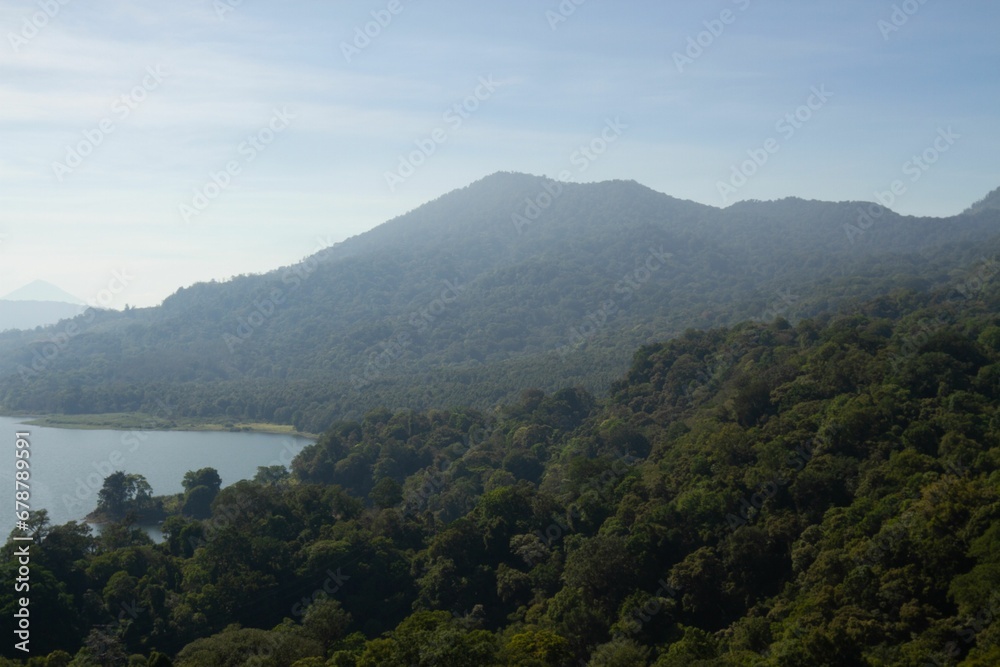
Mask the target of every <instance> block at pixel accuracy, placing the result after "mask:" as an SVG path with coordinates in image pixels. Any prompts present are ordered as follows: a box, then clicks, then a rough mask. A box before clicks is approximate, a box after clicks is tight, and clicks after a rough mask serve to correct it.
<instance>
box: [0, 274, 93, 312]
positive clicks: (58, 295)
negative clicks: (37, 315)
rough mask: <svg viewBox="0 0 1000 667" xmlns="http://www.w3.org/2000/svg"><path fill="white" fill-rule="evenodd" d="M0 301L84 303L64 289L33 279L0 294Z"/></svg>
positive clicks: (79, 304)
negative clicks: (17, 287) (5, 293)
mask: <svg viewBox="0 0 1000 667" xmlns="http://www.w3.org/2000/svg"><path fill="white" fill-rule="evenodd" d="M0 301H50V302H56V303H71V304H73V305H75V306H83V305H86V304H84V302H83V301H82V300H80V299H78V298H77V297H75V296H73V295H72V294H70V293H69V292H67V291H66V290H64V289H62V288H60V287H57V286H55V285H53V284H52V283H49V282H45V281H44V280H35V281H33V282H30V283H28V284H27V285H25V286H24V287H21V288H19V289H16V290H14V291H13V292H11V293H10V294H7V295H5V296H0Z"/></svg>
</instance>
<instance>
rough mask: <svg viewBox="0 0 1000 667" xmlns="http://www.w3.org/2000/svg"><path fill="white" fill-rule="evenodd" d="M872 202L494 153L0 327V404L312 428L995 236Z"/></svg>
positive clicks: (496, 385) (771, 311)
mask: <svg viewBox="0 0 1000 667" xmlns="http://www.w3.org/2000/svg"><path fill="white" fill-rule="evenodd" d="M862 206H863V207H864V208H863V209H862ZM873 206H875V205H873V204H862V205H858V204H853V203H847V204H845V203H832V202H814V201H813V202H810V201H805V200H799V199H794V198H786V199H784V200H779V201H777V202H771V203H766V202H760V203H745V204H740V205H734V207H729V208H726V209H718V208H714V207H711V206H707V205H704V204H699V203H696V202H688V201H685V200H680V199H676V198H673V197H671V196H670V195H666V194H663V193H659V192H657V191H655V190H652V189H651V188H648V187H646V186H644V185H641V184H639V183H636V182H635V181H625V180H619V181H604V182H600V183H559V182H557V181H553V180H552V179H546V178H545V177H540V176H532V175H527V174H518V173H507V172H499V173H497V174H493V175H490V176H488V177H485V178H482V179H479V180H478V181H475V182H474V183H471V184H470V185H468V186H466V187H463V188H460V189H458V190H456V191H454V192H451V193H447V194H445V195H442V196H441V197H438V198H436V199H435V200H433V201H431V202H428V203H427V204H424V205H423V206H420V207H418V208H416V209H414V210H413V211H410V212H409V213H406V214H404V215H401V216H397V217H395V218H393V219H392V220H389V221H387V222H386V223H383V224H382V225H379V226H378V227H376V228H374V229H372V230H369V231H368V232H365V233H363V234H359V235H357V236H355V237H352V238H350V239H347V240H345V241H343V242H341V243H339V244H336V245H335V246H333V247H328V248H325V249H321V250H319V251H318V252H316V253H314V254H312V255H310V256H309V257H306V258H304V259H303V260H302V261H301V262H299V263H297V264H293V265H289V266H286V267H280V268H278V269H275V270H273V271H269V272H266V273H263V274H253V275H248V276H239V277H236V278H234V279H232V280H229V281H226V282H219V283H198V284H195V285H192V286H190V287H187V288H184V289H181V290H178V291H177V292H176V293H174V294H173V295H171V296H170V297H168V298H167V299H165V300H164V302H163V304H162V305H161V306H159V307H156V308H144V309H134V310H131V311H129V312H127V313H117V312H112V313H92V314H91V316H90V318H89V320H90V321H88V322H85V323H81V324H83V325H84V326H81V327H80V334H79V335H75V336H74V337H73V341H72V344H70V345H64V346H62V347H59V348H58V349H59V353H58V354H57V355H55V356H54V357H53V358H52V359H44V355H43V354H42V353H43V352H44V351H45V350H46V349H51V347H49V348H47V347H46V346H52V345H54V344H55V343H53V338H54V337H56V336H58V335H59V334H60V333H61V332H60V330H59V329H50V330H47V331H44V332H41V333H30V334H26V333H21V334H17V333H14V334H6V335H0V378H4V377H6V378H8V380H9V381H8V382H6V383H5V386H4V389H3V390H0V406H3V407H4V408H6V409H9V410H10V409H14V410H25V411H33V412H102V411H141V410H144V409H152V406H154V405H155V398H154V395H155V396H157V397H160V398H163V397H164V396H167V397H170V398H171V400H173V399H174V398H176V399H177V400H176V402H177V403H179V404H180V405H181V407H180V408H179V409H181V410H185V411H191V412H198V413H212V414H214V415H220V416H224V417H231V418H244V417H245V418H248V419H249V418H252V419H256V420H261V421H278V422H281V423H293V422H294V423H296V425H297V426H301V427H302V428H303V430H308V431H310V432H318V431H319V430H321V429H322V428H323V426H324V425H325V424H328V423H329V422H330V421H331V420H333V419H336V418H338V416H344V415H348V414H355V413H356V412H359V411H364V410H366V409H370V408H372V407H374V406H376V405H379V404H389V405H392V406H393V407H399V406H405V407H413V408H427V407H435V406H442V405H443V406H449V405H458V404H465V403H471V404H472V405H473V407H480V408H485V407H490V406H493V405H496V404H497V403H499V402H503V401H505V400H508V399H510V398H511V397H512V396H513V397H516V396H517V395H518V394H519V392H520V391H521V390H522V389H523V388H524V387H525V386H538V387H540V388H542V389H545V390H551V389H557V388H559V387H561V386H565V385H567V384H579V385H580V386H582V387H584V388H586V389H588V390H590V391H595V392H602V391H604V390H606V388H607V386H608V385H609V383H610V382H611V381H612V380H613V379H614V378H615V377H616V376H618V375H620V373H621V372H622V371H623V370H624V367H625V366H626V365H627V364H628V362H629V358H630V355H631V350H632V349H634V348H636V347H638V346H640V345H643V344H647V343H652V342H656V341H659V340H664V339H668V338H671V337H673V336H676V335H678V334H680V333H681V332H683V331H684V330H686V329H689V328H710V327H716V326H727V325H732V324H735V323H737V322H739V321H744V320H748V319H761V318H770V319H773V318H774V317H787V318H789V319H792V320H795V319H799V318H803V317H809V316H811V315H813V314H816V313H819V312H824V311H828V310H829V309H831V308H834V309H835V308H838V307H840V305H843V304H847V303H850V302H851V301H852V300H858V299H864V298H871V297H873V296H877V295H881V294H884V293H886V292H888V291H891V290H893V289H913V290H924V289H927V288H929V287H935V286H941V285H944V284H946V283H947V281H949V280H953V279H954V277H955V275H956V272H960V271H962V270H965V269H966V268H967V267H970V266H973V265H974V264H975V263H976V262H978V261H980V260H981V259H982V258H983V257H984V256H985V255H984V253H989V252H1000V239H998V234H1000V213H991V212H988V211H987V212H984V213H983V214H981V215H978V216H956V217H953V218H943V219H942V218H904V217H902V216H899V215H897V214H895V213H892V212H891V211H888V210H881V209H879V210H880V211H881V215H878V216H877V218H872V219H871V221H870V223H869V222H866V221H865V219H864V218H863V217H861V214H860V213H859V210H860V211H861V213H864V212H865V211H868V212H869V215H871V214H872V212H873V211H874V210H875V209H873V208H872V207H873ZM533 207H534V208H533ZM651 253H657V254H658V256H661V257H668V256H669V261H668V262H666V263H664V262H662V261H658V260H657V261H654V258H655V256H656V255H651ZM40 356H42V357H43V359H44V360H43V362H39V357H40ZM52 386H56V387H62V389H61V390H58V391H52ZM83 387H87V390H88V391H87V392H86V393H83V392H82V391H81V390H82V388H83ZM206 406H209V407H206Z"/></svg>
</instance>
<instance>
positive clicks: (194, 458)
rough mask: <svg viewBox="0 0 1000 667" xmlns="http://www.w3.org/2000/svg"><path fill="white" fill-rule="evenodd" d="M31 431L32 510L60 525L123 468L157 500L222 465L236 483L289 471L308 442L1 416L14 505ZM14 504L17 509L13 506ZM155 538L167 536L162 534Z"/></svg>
mask: <svg viewBox="0 0 1000 667" xmlns="http://www.w3.org/2000/svg"><path fill="white" fill-rule="evenodd" d="M25 431H27V432H28V433H30V434H31V435H30V437H29V440H30V442H31V448H30V449H31V458H30V459H29V460H30V462H31V470H30V472H31V480H30V485H31V490H30V493H31V498H30V505H31V509H32V510H40V509H47V510H48V511H49V520H50V521H51V522H52V524H53V525H60V524H64V523H66V522H67V521H81V520H82V519H83V518H84V517H85V516H86V515H87V514H89V513H90V512H91V511H93V509H94V507H96V505H97V493H98V491H100V489H101V486H102V485H103V483H104V478H105V477H107V476H108V475H109V474H111V473H112V472H115V471H116V470H122V471H124V472H127V473H137V474H140V475H142V476H144V477H145V478H146V481H148V482H149V484H150V486H152V487H153V494H154V495H165V494H171V493H179V492H181V491H183V486H182V485H181V480H182V479H183V478H184V473H186V472H188V471H189V470H198V469H199V468H215V469H216V470H218V471H219V476H220V477H221V478H222V485H223V486H228V485H230V484H232V483H234V482H238V481H240V480H241V479H252V478H253V476H254V475H256V474H257V467H258V466H270V465H284V466H289V465H290V464H291V461H292V459H293V458H294V457H295V455H296V454H298V453H299V452H300V451H302V448H303V447H305V446H306V445H308V444H311V443H312V440H309V439H308V438H303V437H298V436H290V435H272V434H266V433H231V432H225V431H223V432H216V431H89V430H71V429H58V428H47V427H41V426H28V425H26V424H24V420H21V419H17V418H11V417H0V480H2V482H0V484H2V485H3V486H4V487H5V488H4V489H3V491H2V492H0V493H2V494H3V496H4V497H6V498H9V499H10V501H11V502H10V504H11V505H13V504H14V502H13V501H14V472H15V463H14V461H15V456H14V452H15V449H16V447H15V440H16V436H15V434H16V433H18V432H25ZM8 507H9V506H8ZM11 510H13V507H10V509H9V510H6V511H3V512H0V540H4V541H5V540H6V539H7V536H8V535H9V534H10V531H11V530H13V528H14V524H15V521H16V517H15V516H14V512H13V511H11ZM150 534H151V536H152V537H153V538H154V539H159V537H160V535H159V534H158V531H156V530H151V531H150Z"/></svg>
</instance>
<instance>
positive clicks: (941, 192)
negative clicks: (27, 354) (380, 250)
mask: <svg viewBox="0 0 1000 667" xmlns="http://www.w3.org/2000/svg"><path fill="white" fill-rule="evenodd" d="M998 19H1000V4H998V3H996V2H995V0H970V1H968V2H944V0H924V1H923V2H920V0H907V1H906V2H898V3H896V4H895V8H894V3H893V2H891V1H886V2H881V1H878V0H863V1H862V0H841V1H839V2H822V3H818V2H803V1H802V0H794V1H793V0H770V1H764V0H713V1H711V2H677V1H669V0H667V1H665V0H658V1H656V2H652V1H649V2H639V1H636V0H615V1H614V2H612V1H611V0H575V1H574V0H565V1H564V2H563V3H562V4H561V5H560V3H559V2H558V1H556V0H504V1H503V2H490V3H487V2H469V0H464V1H463V2H459V1H458V0H453V1H442V0H391V1H390V0H373V1H364V2H360V1H359V2H334V1H332V0H322V1H319V0H314V1H310V2H307V1H304V0H285V1H283V2H274V1H272V2H265V1H264V0H170V1H169V2H164V1H163V0H157V1H156V2H152V1H148V0H127V1H124V0H123V1H117V0H86V1H85V0H35V1H12V0H0V25H2V27H3V30H2V33H3V35H2V36H3V40H2V43H0V73H2V74H0V192H2V195H3V199H2V207H0V294H2V293H6V292H8V291H10V290H13V289H15V288H17V287H20V286H21V285H23V284H25V283H28V282H30V281H31V280H34V279H44V280H48V281H50V282H53V283H55V284H57V285H58V286H60V287H62V288H64V289H66V290H68V291H70V292H72V293H74V294H76V295H77V296H79V297H80V298H82V299H84V300H92V299H94V298H95V296H96V295H97V294H102V293H103V294H107V293H108V292H107V291H106V290H109V287H110V288H113V291H115V292H116V294H115V297H114V301H113V302H112V303H110V304H107V305H110V306H112V307H115V308H121V307H123V306H124V305H125V304H126V303H129V304H133V305H155V304H157V303H159V302H160V301H161V300H162V299H163V298H165V297H166V296H168V295H169V294H171V293H172V292H174V291H175V290H176V289H177V288H178V287H180V286H185V285H189V284H191V283H194V282H198V281H202V280H210V279H219V280H222V279H225V278H228V277H230V276H233V275H236V274H240V273H258V272H263V271H266V270H269V269H271V268H275V267H278V266H282V265H287V264H289V263H292V262H294V261H296V260H298V259H301V258H302V257H304V256H306V255H308V254H310V253H311V252H313V251H314V250H317V249H318V248H319V247H321V246H323V245H326V244H328V243H333V242H336V241H340V240H343V239H344V238H347V237H349V236H353V235H355V234H358V233H360V232H363V231H365V230H367V229H370V228H372V227H374V226H375V225H377V224H379V223H381V222H384V221H385V220H387V219H390V218H392V217H395V216H397V215H400V214H402V213H405V212H407V211H409V210H411V209H413V208H415V207H417V206H419V205H420V204H422V203H424V202H426V201H428V200H431V199H433V198H436V197H438V196H440V195H442V194H444V193H446V192H448V191H450V190H452V189H455V188H458V187H462V186H465V185H468V184H469V183H470V182H472V181H475V180H478V179H480V178H482V177H483V176H486V175H488V174H490V173H493V172H495V171H500V170H508V171H522V172H528V173H534V174H546V175H549V176H552V177H557V176H558V175H559V174H560V173H561V172H564V171H568V172H570V173H571V178H572V180H575V181H578V182H582V181H594V180H606V179H635V180H637V181H639V182H640V183H643V184H645V185H648V186H650V187H652V188H654V189H656V190H658V191H661V192H665V193H667V194H670V195H673V196H676V197H681V198H685V199H692V200H695V201H698V202H702V203H705V204H711V205H714V206H723V205H725V204H728V203H732V201H735V200H738V199H745V198H754V199H776V198H781V197H785V196H798V197H804V198H810V199H825V200H837V201H839V200H872V199H873V198H874V197H875V193H876V191H884V190H888V189H889V187H890V185H891V184H892V183H893V181H895V180H897V179H898V180H901V181H902V182H904V183H905V187H906V192H905V194H903V195H902V196H900V197H898V200H897V201H896V202H895V203H894V204H893V206H892V208H894V209H895V210H897V211H900V212H902V213H907V214H926V215H950V214H954V213H958V212H960V211H961V210H963V209H964V208H966V207H967V206H968V205H969V204H971V203H972V202H973V201H975V200H976V199H979V198H980V197H982V196H984V195H985V194H986V193H987V192H989V191H990V190H992V189H994V188H995V187H997V186H1000V165H998V163H997V160H996V156H997V155H1000V133H998V131H997V129H998V127H1000V123H998V117H997V116H998V113H1000V87H998V86H997V83H998V76H997V69H996V68H997V63H998V56H1000V40H997V38H996V29H997V26H998V25H1000V22H998ZM378 21H381V23H382V24H384V25H380V23H379V22H378ZM880 22H881V23H880ZM39 26H40V27H39ZM366 30H367V32H368V33H369V35H374V36H368V35H364V33H365V31H366ZM699 42H700V44H699ZM456 105H458V107H456ZM803 105H805V106H803ZM809 105H811V107H812V108H809ZM789 114H792V116H791V118H790V119H789V118H788V115H789ZM796 114H798V117H797V118H796ZM609 121H611V122H614V123H617V130H616V131H617V132H620V137H617V140H616V141H614V142H613V143H611V144H610V145H608V146H607V150H606V151H604V152H603V154H601V155H599V156H598V155H595V159H594V160H593V161H590V160H586V161H585V163H586V164H587V166H588V168H587V169H586V171H581V166H582V164H584V162H581V161H580V160H579V155H577V157H576V159H575V158H574V153H576V152H577V151H578V150H579V148H580V147H581V146H588V145H591V142H594V144H593V146H594V147H595V149H596V150H600V149H603V148H604V145H602V142H601V141H600V140H599V139H598V138H599V137H601V134H602V132H605V134H607V135H608V136H617V135H615V134H614V133H608V132H606V131H605V128H606V127H607V124H608V122H609ZM595 140H596V141H595ZM935 144H936V147H935ZM945 149H947V150H945ZM925 151H926V152H927V157H928V158H929V159H933V161H934V164H933V165H930V164H925V165H920V164H917V163H913V162H911V160H912V158H913V157H914V156H920V155H923V154H924V153H925ZM428 154H429V155H428ZM401 156H402V157H401ZM752 157H756V159H757V162H758V163H762V164H760V165H759V166H758V165H757V164H753V163H748V164H746V165H744V163H745V162H746V161H747V160H750V159H752ZM764 158H766V161H765V160H764ZM401 159H404V160H406V161H407V163H412V162H417V163H420V164H419V166H418V167H416V168H415V169H414V170H413V173H412V174H410V171H409V166H410V164H406V165H404V166H403V167H402V168H401V165H400V161H401ZM741 165H742V166H741ZM734 166H735V167H736V168H737V169H738V170H740V171H742V172H744V173H742V174H737V175H736V176H734V172H733V168H734ZM227 171H228V172H229V173H227ZM387 172H388V173H394V174H395V176H393V177H391V178H387ZM747 173H752V176H750V177H749V178H747V179H746V182H745V183H744V182H743V178H742V177H743V176H744V175H745V174H747ZM213 174H214V181H215V182H213ZM720 182H722V183H725V184H726V187H723V188H721V190H725V195H726V196H725V198H724V196H723V193H722V192H720V185H719V184H720ZM217 183H218V184H221V185H218V184H217ZM730 188H731V189H730ZM196 192H200V193H201V194H202V195H203V196H206V199H204V200H202V199H199V198H198V197H197V196H196ZM182 206H183V207H186V208H182ZM116 272H117V273H116Z"/></svg>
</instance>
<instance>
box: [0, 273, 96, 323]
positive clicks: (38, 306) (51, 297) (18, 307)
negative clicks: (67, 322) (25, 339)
mask: <svg viewBox="0 0 1000 667" xmlns="http://www.w3.org/2000/svg"><path fill="white" fill-rule="evenodd" d="M83 306H84V303H83V301H81V300H79V299H77V298H76V297H75V296H73V295H72V294H70V293H69V292H66V291H64V290H62V289H60V288H58V287H56V286H55V285H53V284H52V283H47V282H45V281H43V280H36V281H34V282H32V283H29V284H28V285H25V286H24V287H21V288H20V289H16V290H14V291H13V292H11V293H10V294H7V295H5V296H3V297H0V331H5V330H7V329H34V328H35V327H44V326H48V325H50V324H55V323H57V322H59V321H60V320H64V319H69V318H73V317H76V316H77V315H80V314H81V313H82V312H83Z"/></svg>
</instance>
